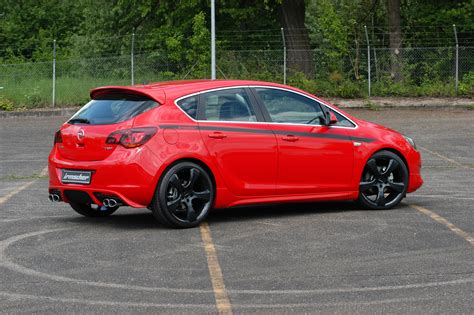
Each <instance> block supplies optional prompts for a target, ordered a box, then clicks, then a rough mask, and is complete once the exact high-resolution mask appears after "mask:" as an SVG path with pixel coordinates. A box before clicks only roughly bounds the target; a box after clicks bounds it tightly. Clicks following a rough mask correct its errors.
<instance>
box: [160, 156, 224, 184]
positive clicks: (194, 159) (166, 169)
mask: <svg viewBox="0 0 474 315" xmlns="http://www.w3.org/2000/svg"><path fill="white" fill-rule="evenodd" d="M181 162H192V163H196V164H197V165H199V166H201V167H202V168H203V169H204V170H205V171H206V172H207V173H208V174H209V176H210V177H211V181H212V184H213V185H214V189H215V190H217V181H216V177H215V174H214V172H213V171H212V169H211V168H210V167H209V166H208V165H207V164H206V163H205V162H204V161H202V160H200V159H198V158H195V157H180V158H177V159H176V160H173V161H172V162H171V163H169V164H168V165H167V166H166V167H165V168H164V169H163V170H162V171H161V172H160V176H159V177H158V178H157V181H156V185H155V186H158V184H159V183H160V180H161V178H162V177H163V175H164V174H165V173H166V171H168V170H169V169H170V168H172V167H173V166H175V165H176V164H178V163H181Z"/></svg>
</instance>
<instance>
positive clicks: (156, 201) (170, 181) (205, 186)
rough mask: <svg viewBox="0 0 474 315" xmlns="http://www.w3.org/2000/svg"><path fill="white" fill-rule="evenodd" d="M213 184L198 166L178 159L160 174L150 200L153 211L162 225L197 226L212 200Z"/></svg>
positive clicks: (176, 226) (204, 171) (175, 226)
mask: <svg viewBox="0 0 474 315" xmlns="http://www.w3.org/2000/svg"><path fill="white" fill-rule="evenodd" d="M214 191H215V188H214V184H213V182H212V180H211V177H210V175H209V174H208V173H207V171H206V170H204V169H203V168H202V167H201V166H199V165H198V164H196V163H192V162H180V163H178V164H176V165H174V166H172V167H171V168H170V169H168V170H167V171H166V172H165V173H164V175H163V176H162V178H161V180H160V182H159V184H158V187H157V189H156V193H155V197H154V198H153V202H152V207H151V208H152V212H153V215H154V216H155V218H156V219H157V220H158V221H159V222H160V223H162V224H164V225H167V226H170V227H174V228H190V227H194V226H197V225H199V223H201V222H202V221H203V220H204V219H205V218H206V217H207V215H208V214H209V211H210V210H211V207H212V204H213V202H214Z"/></svg>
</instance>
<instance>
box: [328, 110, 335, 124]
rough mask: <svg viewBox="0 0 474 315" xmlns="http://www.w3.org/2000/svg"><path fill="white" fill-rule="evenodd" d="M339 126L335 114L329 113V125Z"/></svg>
mask: <svg viewBox="0 0 474 315" xmlns="http://www.w3.org/2000/svg"><path fill="white" fill-rule="evenodd" d="M334 124H337V117H336V115H335V114H334V113H333V112H329V125H334Z"/></svg>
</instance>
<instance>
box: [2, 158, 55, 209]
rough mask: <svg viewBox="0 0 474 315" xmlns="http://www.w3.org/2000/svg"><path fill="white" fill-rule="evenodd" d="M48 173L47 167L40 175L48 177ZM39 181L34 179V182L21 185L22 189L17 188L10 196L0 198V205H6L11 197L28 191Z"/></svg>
mask: <svg viewBox="0 0 474 315" xmlns="http://www.w3.org/2000/svg"><path fill="white" fill-rule="evenodd" d="M47 172H48V168H47V167H45V168H44V169H43V170H42V171H41V173H40V176H44V175H46V173H47ZM37 181H38V179H34V180H32V181H29V182H27V183H24V184H23V185H21V186H20V187H17V188H15V189H14V190H13V191H11V192H9V193H8V194H6V195H5V196H3V197H0V205H1V204H4V203H5V202H7V201H8V200H9V199H10V198H11V197H13V196H15V195H16V194H18V193H19V192H22V191H23V190H25V189H27V188H28V187H30V186H31V185H33V184H34V183H36V182H37Z"/></svg>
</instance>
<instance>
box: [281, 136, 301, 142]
mask: <svg viewBox="0 0 474 315" xmlns="http://www.w3.org/2000/svg"><path fill="white" fill-rule="evenodd" d="M281 139H282V140H283V141H289V142H295V141H298V140H300V138H298V137H297V136H294V135H286V136H284V137H282V138H281Z"/></svg>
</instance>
